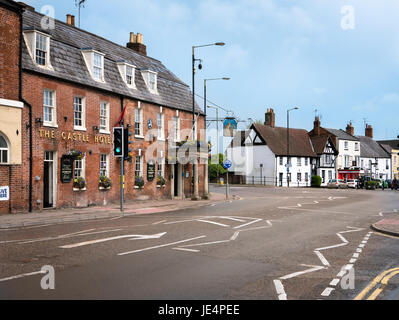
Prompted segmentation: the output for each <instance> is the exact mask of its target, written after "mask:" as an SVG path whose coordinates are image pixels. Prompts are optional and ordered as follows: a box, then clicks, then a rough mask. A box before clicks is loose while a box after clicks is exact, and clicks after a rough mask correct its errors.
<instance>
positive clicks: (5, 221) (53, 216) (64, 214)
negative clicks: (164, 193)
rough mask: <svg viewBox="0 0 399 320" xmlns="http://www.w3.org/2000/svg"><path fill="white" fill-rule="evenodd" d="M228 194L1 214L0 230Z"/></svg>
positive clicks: (153, 209)
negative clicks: (121, 207)
mask: <svg viewBox="0 0 399 320" xmlns="http://www.w3.org/2000/svg"><path fill="white" fill-rule="evenodd" d="M224 200H225V195H224V194H219V193H211V195H210V199H209V200H198V201H192V200H191V199H190V198H187V199H183V200H182V199H167V200H127V201H125V203H124V212H123V213H122V212H121V211H120V206H119V204H116V203H113V204H110V205H108V206H92V207H88V208H62V209H50V210H43V211H37V212H31V213H15V214H3V215H0V231H2V230H9V229H15V228H23V227H30V226H39V225H52V224H59V223H68V222H75V221H88V220H96V219H108V218H117V217H121V216H130V215H142V214H151V213H160V212H168V211H174V210H182V209H189V208H198V207H201V206H206V205H209V204H210V203H215V202H219V201H224Z"/></svg>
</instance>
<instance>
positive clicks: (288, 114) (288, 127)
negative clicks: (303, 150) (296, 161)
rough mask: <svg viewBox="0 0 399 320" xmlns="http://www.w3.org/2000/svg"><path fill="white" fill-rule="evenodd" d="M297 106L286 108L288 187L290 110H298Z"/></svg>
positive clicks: (288, 184)
mask: <svg viewBox="0 0 399 320" xmlns="http://www.w3.org/2000/svg"><path fill="white" fill-rule="evenodd" d="M298 109H299V108H298V107H295V108H292V109H288V110H287V187H288V188H289V187H290V165H291V157H290V111H292V110H298Z"/></svg>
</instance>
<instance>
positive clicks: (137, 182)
mask: <svg viewBox="0 0 399 320" xmlns="http://www.w3.org/2000/svg"><path fill="white" fill-rule="evenodd" d="M134 185H135V186H136V187H138V188H139V189H143V187H144V179H143V177H136V178H135V179H134Z"/></svg>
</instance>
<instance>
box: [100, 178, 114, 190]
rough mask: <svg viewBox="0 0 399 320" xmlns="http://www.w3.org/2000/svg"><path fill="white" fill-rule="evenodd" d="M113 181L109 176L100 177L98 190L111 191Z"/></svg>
mask: <svg viewBox="0 0 399 320" xmlns="http://www.w3.org/2000/svg"><path fill="white" fill-rule="evenodd" d="M111 186H112V181H111V179H110V178H108V177H107V176H100V181H99V182H98V188H99V189H100V190H109V189H111Z"/></svg>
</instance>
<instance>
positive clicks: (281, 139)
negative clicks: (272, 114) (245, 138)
mask: <svg viewBox="0 0 399 320" xmlns="http://www.w3.org/2000/svg"><path fill="white" fill-rule="evenodd" d="M251 128H254V129H255V130H256V131H257V132H258V133H259V135H260V136H261V137H262V139H263V140H264V141H265V142H266V144H267V146H268V147H269V148H270V149H271V150H272V152H273V153H274V154H275V155H277V156H287V155H288V154H287V128H283V127H270V126H265V125H262V124H253V125H252V127H251ZM289 155H290V156H298V157H316V153H315V152H314V150H313V146H312V143H311V141H310V138H309V136H308V132H307V131H306V130H304V129H290V153H289Z"/></svg>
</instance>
